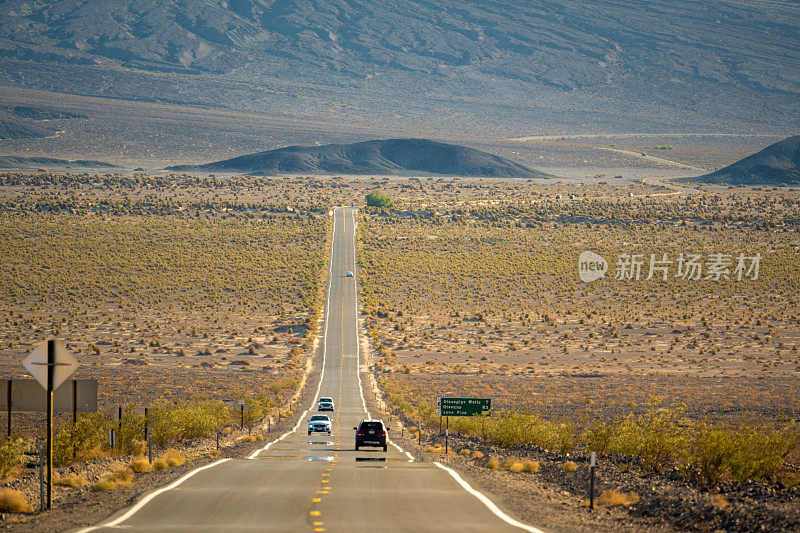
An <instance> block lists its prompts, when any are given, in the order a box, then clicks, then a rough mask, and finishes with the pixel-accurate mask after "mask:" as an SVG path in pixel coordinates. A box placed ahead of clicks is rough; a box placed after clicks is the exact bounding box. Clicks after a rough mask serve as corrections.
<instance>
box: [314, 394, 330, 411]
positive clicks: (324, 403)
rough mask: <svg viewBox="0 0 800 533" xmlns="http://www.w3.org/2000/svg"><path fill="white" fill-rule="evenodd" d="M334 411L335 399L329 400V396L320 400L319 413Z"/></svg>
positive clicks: (318, 404) (318, 403)
mask: <svg viewBox="0 0 800 533" xmlns="http://www.w3.org/2000/svg"><path fill="white" fill-rule="evenodd" d="M333 410H334V405H333V398H328V397H327V396H324V397H322V398H320V399H319V402H317V411H333Z"/></svg>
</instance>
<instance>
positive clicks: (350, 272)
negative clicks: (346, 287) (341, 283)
mask: <svg viewBox="0 0 800 533" xmlns="http://www.w3.org/2000/svg"><path fill="white" fill-rule="evenodd" d="M345 276H347V277H348V278H352V277H353V271H352V270H348V271H347V273H346V274H345Z"/></svg>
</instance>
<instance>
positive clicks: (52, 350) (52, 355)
mask: <svg viewBox="0 0 800 533" xmlns="http://www.w3.org/2000/svg"><path fill="white" fill-rule="evenodd" d="M55 370H56V341H55V339H50V340H49V341H47V508H48V509H51V508H52V507H53V391H54V390H55V387H54V386H53V382H54V381H55Z"/></svg>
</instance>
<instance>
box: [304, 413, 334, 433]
mask: <svg viewBox="0 0 800 533" xmlns="http://www.w3.org/2000/svg"><path fill="white" fill-rule="evenodd" d="M315 432H316V433H327V434H328V435H330V434H331V419H330V418H328V415H313V416H312V417H311V418H309V419H308V434H309V435H311V434H312V433H315Z"/></svg>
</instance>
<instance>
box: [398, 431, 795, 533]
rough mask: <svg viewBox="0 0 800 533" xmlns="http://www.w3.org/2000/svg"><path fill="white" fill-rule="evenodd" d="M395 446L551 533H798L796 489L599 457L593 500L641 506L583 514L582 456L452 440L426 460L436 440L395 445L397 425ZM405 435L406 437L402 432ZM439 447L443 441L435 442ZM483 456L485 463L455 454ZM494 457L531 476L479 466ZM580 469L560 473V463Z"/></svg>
mask: <svg viewBox="0 0 800 533" xmlns="http://www.w3.org/2000/svg"><path fill="white" fill-rule="evenodd" d="M392 427H394V428H396V429H395V432H394V434H395V438H394V439H393V440H394V441H395V442H396V443H397V444H398V445H399V446H401V447H402V448H403V449H405V450H407V451H409V452H411V454H413V455H414V456H415V457H416V458H417V460H418V461H438V462H440V463H442V464H444V465H447V466H450V467H451V468H453V469H454V470H456V471H458V472H459V474H461V475H462V477H464V479H466V480H467V481H468V482H469V483H470V484H471V485H473V487H475V488H476V489H478V490H481V491H482V492H485V493H486V494H487V495H488V496H489V497H490V498H491V499H492V501H494V502H495V503H496V504H498V505H499V506H500V507H501V508H503V509H505V510H506V511H507V512H508V513H509V515H511V516H512V517H514V518H517V519H519V520H521V521H523V522H525V523H527V524H530V525H533V526H535V527H541V528H544V529H546V530H548V531H641V530H643V529H647V530H650V531H727V532H738V531H800V487H793V488H786V487H781V486H780V485H771V484H768V483H763V482H748V483H743V484H723V485H720V486H717V487H713V488H710V489H698V488H697V487H695V486H693V485H691V484H689V483H688V482H687V481H686V480H685V479H684V478H683V477H681V476H680V475H679V474H678V472H677V471H672V472H666V473H662V474H655V473H646V472H642V471H641V470H640V469H638V468H637V467H636V466H634V465H633V464H632V462H631V459H630V458H626V457H603V458H602V459H601V460H600V461H599V462H598V467H597V469H596V470H595V496H596V497H597V496H599V495H600V494H601V493H602V492H603V491H605V490H607V489H614V490H616V491H619V492H625V493H630V492H633V493H635V494H636V495H637V496H638V500H639V501H638V502H637V503H634V504H631V505H627V506H624V505H620V506H614V507H604V506H597V507H596V509H595V510H594V511H590V510H589V509H588V506H587V502H588V489H589V461H588V458H586V457H584V456H573V457H570V456H569V455H564V454H559V453H553V452H548V451H545V450H542V449H538V448H536V447H532V446H520V447H516V448H512V449H503V448H499V447H495V446H490V445H485V444H483V443H481V442H480V441H479V440H477V439H469V438H462V437H450V438H449V446H448V447H449V449H450V453H448V454H447V455H445V454H444V453H439V452H430V451H428V448H429V447H430V446H431V445H432V444H433V440H429V441H428V442H425V441H424V440H423V442H422V445H421V446H420V445H418V444H417V441H415V440H412V439H408V438H396V437H397V435H398V434H399V433H400V431H399V422H398V421H397V419H396V418H395V419H393V422H392ZM405 433H406V434H407V432H405ZM435 442H436V443H440V444H444V438H443V437H440V438H436V439H435ZM463 448H467V449H469V450H470V451H476V450H477V451H480V452H482V453H483V454H484V457H483V458H482V459H477V460H475V459H471V458H470V457H471V456H466V457H464V456H461V455H458V454H457V453H454V451H455V452H458V451H459V450H461V449H463ZM489 457H493V458H496V459H498V460H499V462H500V464H502V463H503V462H504V461H505V460H506V459H509V458H514V459H520V460H533V461H537V462H539V464H540V466H541V469H540V470H539V472H536V473H524V472H518V473H515V472H508V471H502V470H491V469H489V468H486V467H485V466H484V464H485V462H486V460H487V459H488V458H489ZM567 461H572V462H574V463H575V464H576V466H577V469H576V470H575V471H573V472H565V471H564V469H563V465H564V463H566V462H567Z"/></svg>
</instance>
